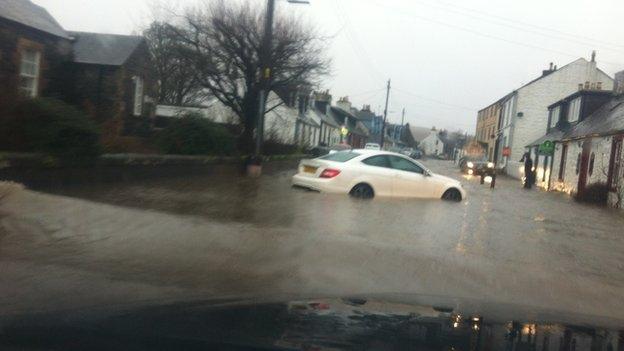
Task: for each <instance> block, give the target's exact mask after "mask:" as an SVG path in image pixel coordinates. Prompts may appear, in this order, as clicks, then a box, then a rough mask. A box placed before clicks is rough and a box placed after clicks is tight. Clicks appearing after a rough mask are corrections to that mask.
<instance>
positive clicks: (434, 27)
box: [33, 0, 624, 132]
mask: <svg viewBox="0 0 624 351" xmlns="http://www.w3.org/2000/svg"><path fill="white" fill-rule="evenodd" d="M33 1H34V2H35V3H37V4H39V5H41V6H44V7H46V8H47V9H48V10H49V11H50V12H51V13H52V15H53V16H54V17H55V18H56V19H57V20H58V21H59V22H60V23H61V25H62V26H63V27H65V29H68V30H82V31H97V32H106V33H120V34H129V33H132V32H136V31H137V30H138V29H139V28H140V27H141V26H142V25H145V23H146V21H147V20H148V18H149V17H150V16H149V8H148V3H150V0H33ZM194 1H195V0H178V2H180V3H182V4H186V3H188V4H191V3H192V2H194ZM252 1H258V2H260V3H264V0H252ZM169 2H176V0H171V1H169ZM310 2H311V5H309V6H305V5H289V4H288V3H286V1H285V0H279V1H278V3H279V8H280V9H281V10H282V11H296V12H297V13H301V14H302V15H303V16H305V17H308V18H309V20H310V21H312V22H313V23H315V24H316V25H317V26H318V28H319V29H320V30H321V31H322V32H324V33H325V34H330V35H331V34H336V36H335V38H334V39H333V41H332V42H331V43H328V53H329V55H330V56H331V57H332V58H333V60H334V66H333V74H332V76H330V77H327V78H326V80H325V84H324V88H326V89H329V90H330V91H331V93H332V94H333V96H334V100H337V99H338V97H340V96H349V97H350V99H351V101H352V102H353V104H354V106H355V107H358V108H359V107H361V106H362V105H363V104H370V105H371V106H372V107H373V109H375V110H377V111H380V112H381V111H382V110H383V102H384V99H385V90H384V88H385V85H386V81H387V80H388V78H390V79H392V91H391V96H390V108H389V110H390V113H389V119H390V121H392V122H400V120H401V109H402V108H405V109H406V110H407V113H406V122H409V123H410V124H412V125H420V126H424V127H431V126H436V127H438V128H447V129H452V130H456V129H462V130H467V131H469V132H472V131H474V128H475V120H476V113H477V111H478V110H479V109H481V108H483V107H485V106H487V105H489V104H490V103H492V102H494V101H496V100H497V99H499V98H500V97H502V96H503V95H505V94H507V93H509V92H511V91H512V90H513V89H515V88H517V87H519V86H520V85H521V84H523V83H526V82H528V81H530V80H532V79H533V78H535V77H536V76H538V75H539V74H540V73H541V71H542V69H546V68H547V66H548V64H549V62H554V63H555V64H557V65H559V66H563V65H564V64H566V63H568V62H570V61H573V60H574V59H576V58H579V57H586V58H589V57H590V54H591V51H592V49H595V50H596V51H597V52H598V56H597V61H598V66H599V67H600V68H602V69H603V70H605V71H606V72H607V73H609V74H610V75H613V73H615V72H617V71H619V70H624V26H623V25H622V18H624V1H622V0H548V1H544V0H522V1H518V0H496V1H493V0H461V1H457V0H455V1H454V0H310Z"/></svg>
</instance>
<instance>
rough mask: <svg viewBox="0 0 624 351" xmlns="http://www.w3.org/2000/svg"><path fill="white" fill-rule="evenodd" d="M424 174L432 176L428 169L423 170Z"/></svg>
mask: <svg viewBox="0 0 624 351" xmlns="http://www.w3.org/2000/svg"><path fill="white" fill-rule="evenodd" d="M423 175H424V176H425V177H431V173H430V172H429V171H427V170H425V171H423Z"/></svg>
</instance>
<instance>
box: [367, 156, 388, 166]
mask: <svg viewBox="0 0 624 351" xmlns="http://www.w3.org/2000/svg"><path fill="white" fill-rule="evenodd" d="M362 163H364V164H367V165H369V166H375V167H386V168H390V161H389V160H388V156H385V155H379V156H373V157H369V158H367V159H365V160H363V161H362Z"/></svg>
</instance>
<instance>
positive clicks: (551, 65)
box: [549, 62, 554, 71]
mask: <svg viewBox="0 0 624 351" xmlns="http://www.w3.org/2000/svg"><path fill="white" fill-rule="evenodd" d="M553 65H554V63H552V62H551V63H550V68H549V69H550V70H551V71H552V70H553Z"/></svg>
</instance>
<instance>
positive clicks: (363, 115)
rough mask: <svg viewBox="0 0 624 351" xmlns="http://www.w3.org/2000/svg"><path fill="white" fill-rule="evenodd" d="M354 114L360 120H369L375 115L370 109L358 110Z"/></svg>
mask: <svg viewBox="0 0 624 351" xmlns="http://www.w3.org/2000/svg"><path fill="white" fill-rule="evenodd" d="M354 114H355V116H356V117H357V118H358V119H359V120H360V121H370V120H372V119H373V118H375V117H377V115H375V113H373V112H372V111H364V110H360V111H357V112H355V113H354Z"/></svg>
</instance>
